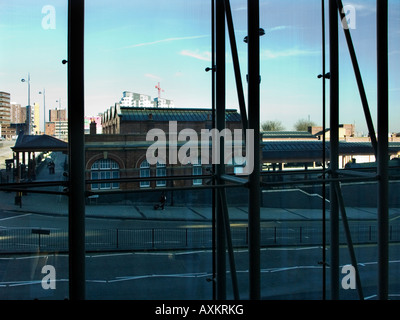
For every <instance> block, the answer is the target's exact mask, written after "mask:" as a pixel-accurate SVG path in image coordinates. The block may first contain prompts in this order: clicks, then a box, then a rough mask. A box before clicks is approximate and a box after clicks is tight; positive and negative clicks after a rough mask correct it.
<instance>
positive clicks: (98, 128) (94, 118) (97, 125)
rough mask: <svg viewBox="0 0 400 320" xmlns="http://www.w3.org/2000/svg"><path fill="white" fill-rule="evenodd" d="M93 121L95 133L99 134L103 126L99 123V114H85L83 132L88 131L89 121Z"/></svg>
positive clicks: (87, 132)
mask: <svg viewBox="0 0 400 320" xmlns="http://www.w3.org/2000/svg"><path fill="white" fill-rule="evenodd" d="M92 122H94V123H95V127H94V128H95V129H96V132H95V133H96V134H101V133H102V132H103V127H102V125H101V115H98V116H85V119H84V123H85V124H84V125H85V134H89V133H90V125H91V123H92Z"/></svg>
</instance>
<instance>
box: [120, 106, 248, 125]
mask: <svg viewBox="0 0 400 320" xmlns="http://www.w3.org/2000/svg"><path fill="white" fill-rule="evenodd" d="M118 115H119V116H120V117H121V118H122V119H121V120H122V121H146V120H149V119H152V120H153V121H199V122H203V121H207V120H211V119H212V111H211V109H202V108H138V107H120V109H119V113H118ZM225 120H226V121H229V122H238V121H241V117H240V114H239V113H238V112H237V110H234V109H227V110H226V111H225Z"/></svg>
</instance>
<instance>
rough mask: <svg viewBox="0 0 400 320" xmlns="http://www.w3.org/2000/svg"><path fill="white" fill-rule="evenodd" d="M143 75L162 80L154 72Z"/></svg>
mask: <svg viewBox="0 0 400 320" xmlns="http://www.w3.org/2000/svg"><path fill="white" fill-rule="evenodd" d="M144 76H145V77H146V78H150V79H154V80H162V79H161V77H159V76H156V75H155V74H151V73H145V74H144Z"/></svg>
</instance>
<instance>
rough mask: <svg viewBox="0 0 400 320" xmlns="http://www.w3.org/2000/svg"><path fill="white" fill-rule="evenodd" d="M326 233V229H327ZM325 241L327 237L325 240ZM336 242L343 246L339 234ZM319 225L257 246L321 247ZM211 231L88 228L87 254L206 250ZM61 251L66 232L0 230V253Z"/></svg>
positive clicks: (359, 228)
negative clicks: (94, 252)
mask: <svg viewBox="0 0 400 320" xmlns="http://www.w3.org/2000/svg"><path fill="white" fill-rule="evenodd" d="M327 234H329V228H328V229H327ZM231 236H232V243H233V246H234V247H245V246H247V244H248V243H247V239H248V228H247V227H234V228H232V229H231ZM351 236H352V241H353V243H355V244H362V243H376V241H377V228H376V226H375V225H364V224H354V225H352V226H351ZM389 239H390V241H391V242H397V241H400V224H392V225H391V226H390V230H389ZM327 240H328V241H329V237H327ZM340 243H342V244H345V243H346V238H345V235H344V233H343V232H341V235H340ZM321 244H322V232H321V228H320V227H319V226H316V225H314V226H307V225H306V226H291V225H286V226H285V225H280V226H275V227H267V228H261V246H263V247H268V246H303V245H321ZM211 247H212V228H208V227H207V228H149V229H89V230H87V231H86V250H87V251H113V250H132V251H134V250H168V249H172V250H173V249H210V248H211ZM38 250H39V251H45V252H61V251H68V231H67V230H60V229H30V228H12V229H3V230H0V253H12V252H35V251H38Z"/></svg>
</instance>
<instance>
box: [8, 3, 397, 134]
mask: <svg viewBox="0 0 400 320" xmlns="http://www.w3.org/2000/svg"><path fill="white" fill-rule="evenodd" d="M320 3H321V1H319V0H279V1H272V0H260V10H261V11H260V26H261V27H262V28H264V29H265V31H266V35H265V36H263V37H262V38H261V39H260V40H261V50H260V56H261V77H262V82H261V120H262V121H265V120H279V121H281V122H282V124H283V125H284V127H285V129H286V130H292V129H293V125H294V123H295V122H296V121H297V120H298V119H307V118H310V119H311V120H313V121H314V122H315V123H317V124H318V125H321V118H322V110H321V99H322V94H321V87H322V86H321V80H319V79H317V75H318V74H319V73H321V27H320V21H321V18H320ZM326 3H328V1H326ZM344 4H345V5H346V4H348V5H352V6H353V7H354V8H355V14H356V15H355V17H356V25H355V29H351V34H352V37H353V41H354V45H355V49H356V53H357V57H358V60H359V65H360V68H361V74H362V77H363V80H364V85H365V89H366V93H367V98H368V102H369V104H370V109H371V114H372V117H373V119H374V122H375V118H376V45H375V29H376V25H375V15H376V11H375V1H372V0H357V1H356V0H354V1H349V2H346V1H344ZM246 5H247V1H246V0H231V6H232V14H233V18H234V26H235V31H236V40H237V47H238V52H239V59H240V64H241V72H242V78H243V84H244V91H245V94H246V93H247V87H246V81H245V75H246V73H247V45H246V44H245V43H244V42H243V38H244V37H245V36H246V33H247V31H246V30H247V13H246ZM45 6H52V7H54V9H55V15H54V18H55V28H50V29H46V28H44V27H43V25H42V22H43V20H44V19H45V21H50V20H46V19H47V18H49V15H48V12H46V11H45V12H44V13H43V12H42V9H43V8H44V7H45ZM389 11H390V14H389V62H390V82H389V84H390V92H389V97H390V110H389V112H390V124H389V125H390V130H391V131H395V132H400V122H399V120H400V108H399V107H400V106H399V101H400V80H399V78H400V77H399V76H398V74H400V64H399V61H400V59H399V58H400V41H399V40H400V2H399V1H396V0H389ZM210 24H211V22H210V1H209V0H190V1H187V0H152V1H147V0H140V1H139V0H125V1H110V0H107V1H106V0H86V20H85V41H86V42H85V113H86V114H87V115H96V114H98V113H101V112H104V111H105V110H106V109H107V108H109V107H110V106H112V105H114V103H115V102H117V101H119V99H120V98H121V96H122V92H123V91H125V90H126V91H133V92H139V93H143V94H148V95H151V96H152V97H153V98H154V97H156V96H157V89H156V88H155V86H156V85H157V83H158V82H160V84H161V87H162V88H163V89H164V92H162V97H164V98H167V99H172V100H174V102H175V105H176V106H177V107H210V105H211V89H210V88H211V80H210V73H206V72H205V71H204V69H205V68H206V67H208V66H210V57H211V36H210V32H211V27H210ZM0 39H1V43H2V45H1V51H0V65H1V68H0V90H2V91H7V92H10V93H11V99H12V101H15V102H17V103H20V104H22V105H26V104H27V85H26V83H22V82H21V78H26V77H27V74H28V72H30V76H31V103H33V102H38V103H39V104H40V106H41V107H42V105H43V96H42V95H40V94H39V93H38V92H39V91H42V90H43V88H45V90H46V109H49V108H55V107H56V106H58V102H56V101H57V100H61V106H62V107H65V106H66V104H67V88H66V83H67V72H66V71H67V70H66V66H65V65H62V64H61V61H62V60H63V59H66V57H67V1H66V0H43V1H41V0H0ZM327 40H328V38H327ZM327 61H328V56H327ZM327 71H329V65H328V64H327ZM340 77H341V78H340V103H341V105H340V115H339V118H340V122H341V123H355V124H356V129H357V131H358V132H359V133H361V132H362V133H366V125H365V120H364V115H363V111H362V105H361V102H360V98H359V95H358V89H357V86H356V82H355V77H354V73H353V69H352V66H351V62H350V58H349V54H348V50H347V46H346V43H345V39H344V36H343V32H341V30H340ZM327 93H328V94H329V90H328V92H327ZM328 102H329V100H328V99H327V108H329V104H328ZM71 107H73V106H71ZM227 108H238V103H237V95H236V88H235V83H234V74H233V66H232V63H231V56H230V47H229V44H227ZM41 114H43V111H42V112H41ZM328 120H329V119H328ZM41 121H42V120H41Z"/></svg>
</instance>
